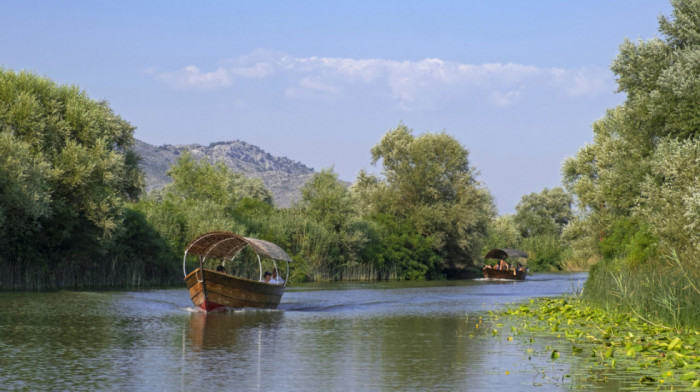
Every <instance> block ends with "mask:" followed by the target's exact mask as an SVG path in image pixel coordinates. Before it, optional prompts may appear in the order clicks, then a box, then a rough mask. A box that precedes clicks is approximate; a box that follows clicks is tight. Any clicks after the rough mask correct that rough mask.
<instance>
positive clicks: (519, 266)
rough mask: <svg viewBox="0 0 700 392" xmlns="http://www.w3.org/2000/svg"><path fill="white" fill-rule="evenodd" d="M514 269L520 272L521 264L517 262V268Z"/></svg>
mask: <svg viewBox="0 0 700 392" xmlns="http://www.w3.org/2000/svg"><path fill="white" fill-rule="evenodd" d="M515 270H516V271H518V272H521V271H522V270H523V265H522V264H520V263H518V268H516V269H515Z"/></svg>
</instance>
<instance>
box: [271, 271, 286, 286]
mask: <svg viewBox="0 0 700 392" xmlns="http://www.w3.org/2000/svg"><path fill="white" fill-rule="evenodd" d="M270 283H272V284H284V279H282V277H281V276H279V274H277V268H275V269H273V270H272V279H270Z"/></svg>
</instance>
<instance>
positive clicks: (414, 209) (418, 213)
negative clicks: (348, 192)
mask: <svg viewBox="0 0 700 392" xmlns="http://www.w3.org/2000/svg"><path fill="white" fill-rule="evenodd" d="M371 153H372V163H373V164H377V163H378V162H379V161H381V163H382V176H383V177H377V176H375V175H370V174H367V173H365V172H361V173H360V175H359V176H358V180H357V183H356V185H355V189H356V192H357V193H358V197H359V199H360V200H361V203H364V205H363V211H366V212H367V213H368V214H369V215H372V214H374V215H387V216H390V217H392V219H394V220H396V221H397V223H399V224H400V225H408V227H410V230H412V231H414V232H415V233H417V234H419V235H421V236H422V237H424V238H428V239H430V241H431V242H432V246H433V249H434V250H435V251H437V252H438V253H440V254H442V255H443V257H444V260H445V263H444V264H443V265H442V266H441V267H445V266H448V267H454V266H457V265H472V263H473V261H475V260H476V259H477V257H478V254H479V253H480V251H481V245H482V242H483V241H484V239H485V237H486V226H487V224H488V222H489V221H490V220H491V219H492V218H493V217H494V215H495V207H494V204H493V199H492V197H491V195H490V193H489V192H488V190H487V189H486V188H485V187H483V186H482V185H481V184H480V183H479V182H478V181H477V179H476V176H477V172H476V171H475V169H474V168H473V167H470V165H469V160H468V156H469V152H468V151H467V150H466V149H465V148H464V147H463V146H462V145H461V144H459V142H457V141H456V140H455V139H454V138H452V137H451V136H449V135H447V134H446V133H444V132H441V133H425V134H423V135H420V136H418V137H416V136H414V135H413V133H412V130H410V129H409V128H408V127H406V126H405V125H403V124H399V125H398V126H397V127H396V128H395V129H393V130H390V131H389V132H387V133H386V134H385V135H384V137H382V139H381V141H380V142H379V143H378V144H377V145H375V146H374V147H373V148H372V150H371Z"/></svg>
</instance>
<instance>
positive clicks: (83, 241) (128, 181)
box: [0, 68, 142, 287]
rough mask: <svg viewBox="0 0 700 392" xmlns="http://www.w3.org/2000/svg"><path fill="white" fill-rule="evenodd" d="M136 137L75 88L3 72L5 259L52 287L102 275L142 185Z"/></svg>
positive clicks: (0, 132)
mask: <svg viewBox="0 0 700 392" xmlns="http://www.w3.org/2000/svg"><path fill="white" fill-rule="evenodd" d="M133 131H134V127H133V126H131V125H130V124H129V123H128V122H126V121H124V120H123V119H121V118H120V117H119V116H117V115H115V114H114V113H113V112H112V110H111V109H110V107H109V105H108V104H107V103H106V102H98V101H94V100H92V99H90V98H89V97H88V96H87V94H86V93H85V92H83V91H81V90H80V89H79V88H78V87H75V86H63V85H57V84H56V83H54V82H52V81H51V80H49V79H47V78H44V77H40V76H37V75H34V74H31V73H27V72H20V73H15V72H12V71H8V70H5V69H1V68H0V152H1V154H0V183H2V184H1V185H2V186H0V239H2V240H3V246H2V247H1V248H0V260H3V261H4V262H5V263H14V265H15V267H14V268H15V269H16V270H19V271H20V272H19V275H23V274H24V272H21V271H31V272H27V274H31V275H32V276H34V277H36V276H37V273H39V274H43V276H45V277H47V278H46V279H44V278H39V279H40V280H44V281H46V280H50V282H48V283H47V284H49V285H73V284H81V283H79V282H78V280H79V279H82V278H81V276H82V275H83V274H82V273H83V272H85V271H90V270H93V269H99V268H101V263H102V262H103V259H102V256H103V255H104V254H105V253H106V252H107V249H108V248H109V246H110V245H111V244H112V243H113V240H114V237H115V235H116V234H118V233H119V231H120V229H121V227H122V222H123V219H124V202H125V201H130V200H135V199H136V197H138V194H139V192H140V189H141V187H142V178H141V177H142V176H141V174H140V172H139V169H138V159H137V158H136V156H135V155H134V153H133V152H132V150H131V147H132V144H133ZM37 271H40V272H37ZM57 271H61V272H62V273H63V275H62V276H59V275H58V274H56V272H57ZM25 276H28V275H25ZM64 278H65V279H64ZM17 279H19V281H17ZM17 279H15V278H13V281H12V282H6V283H7V285H6V287H28V286H30V285H31V283H29V282H30V281H31V280H33V281H36V280H37V279H35V278H31V279H29V280H27V279H25V278H24V277H21V276H20V277H19V278H17Z"/></svg>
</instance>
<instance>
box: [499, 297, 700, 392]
mask: <svg viewBox="0 0 700 392" xmlns="http://www.w3.org/2000/svg"><path fill="white" fill-rule="evenodd" d="M491 315H492V317H493V318H494V319H495V320H500V319H503V322H502V323H501V324H499V325H502V326H503V327H502V332H499V331H496V332H495V333H502V334H506V333H507V334H508V335H509V336H515V337H516V338H517V337H521V338H523V339H526V340H527V339H530V341H532V339H533V338H537V337H538V336H539V337H547V338H548V339H551V338H555V339H557V341H559V342H561V343H562V344H561V346H560V347H557V348H554V347H553V346H552V347H551V353H548V354H549V357H550V359H551V360H552V361H557V360H560V358H563V357H565V356H570V357H571V356H575V357H578V358H585V360H584V361H583V363H584V364H585V366H587V367H588V370H589V372H590V373H591V374H595V375H597V376H598V377H599V380H598V381H601V380H602V381H605V380H606V379H607V376H608V375H613V374H615V375H619V374H629V376H630V377H631V376H635V377H636V378H637V380H636V382H637V386H638V387H639V389H647V388H649V389H658V388H659V387H660V388H661V389H673V390H695V389H696V388H700V332H699V331H697V330H693V329H685V330H678V329H673V328H669V327H666V326H663V325H658V324H652V323H650V322H647V321H643V320H640V319H638V318H637V317H635V316H634V315H631V314H629V313H623V312H621V313H611V312H607V311H604V310H602V309H601V308H597V307H594V306H590V305H589V304H588V303H587V302H586V301H585V300H582V299H580V298H541V299H531V300H530V301H529V302H528V303H524V304H514V305H510V306H508V307H507V308H506V309H505V310H502V311H498V312H492V313H491ZM557 346H559V345H557ZM566 351H568V352H566Z"/></svg>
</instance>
